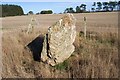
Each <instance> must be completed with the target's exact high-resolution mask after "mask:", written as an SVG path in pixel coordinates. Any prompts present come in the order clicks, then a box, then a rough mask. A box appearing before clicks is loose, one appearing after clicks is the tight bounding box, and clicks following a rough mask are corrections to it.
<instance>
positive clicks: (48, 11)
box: [40, 10, 53, 14]
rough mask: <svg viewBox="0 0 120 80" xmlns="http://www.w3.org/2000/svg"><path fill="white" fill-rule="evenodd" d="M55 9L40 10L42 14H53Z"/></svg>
mask: <svg viewBox="0 0 120 80" xmlns="http://www.w3.org/2000/svg"><path fill="white" fill-rule="evenodd" d="M52 13H53V11H52V10H43V11H41V12H40V14H52Z"/></svg>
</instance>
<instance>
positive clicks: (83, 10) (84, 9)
mask: <svg viewBox="0 0 120 80" xmlns="http://www.w3.org/2000/svg"><path fill="white" fill-rule="evenodd" d="M80 9H81V10H82V12H85V11H86V4H81V5H80Z"/></svg>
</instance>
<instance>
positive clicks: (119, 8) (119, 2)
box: [117, 1, 120, 10]
mask: <svg viewBox="0 0 120 80" xmlns="http://www.w3.org/2000/svg"><path fill="white" fill-rule="evenodd" d="M117 6H118V10H120V1H118V3H117Z"/></svg>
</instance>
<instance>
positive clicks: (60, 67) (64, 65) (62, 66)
mask: <svg viewBox="0 0 120 80" xmlns="http://www.w3.org/2000/svg"><path fill="white" fill-rule="evenodd" d="M68 66H69V63H68V61H67V60H65V61H64V62H63V63H59V64H57V65H55V66H54V67H55V69H58V70H67V68H68Z"/></svg>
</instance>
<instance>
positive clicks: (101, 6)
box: [64, 1, 120, 13]
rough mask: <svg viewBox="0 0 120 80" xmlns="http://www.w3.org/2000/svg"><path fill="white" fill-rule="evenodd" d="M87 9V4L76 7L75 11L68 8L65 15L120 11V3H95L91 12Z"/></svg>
mask: <svg viewBox="0 0 120 80" xmlns="http://www.w3.org/2000/svg"><path fill="white" fill-rule="evenodd" d="M86 7H87V5H86V4H81V5H80V6H76V8H75V10H74V9H73V8H72V7H70V8H66V9H65V11H64V13H84V12H108V11H115V10H116V11H120V1H109V2H93V5H92V7H91V11H87V10H86Z"/></svg>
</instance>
